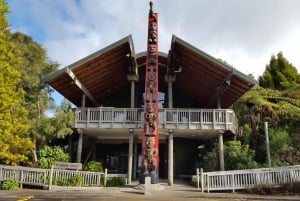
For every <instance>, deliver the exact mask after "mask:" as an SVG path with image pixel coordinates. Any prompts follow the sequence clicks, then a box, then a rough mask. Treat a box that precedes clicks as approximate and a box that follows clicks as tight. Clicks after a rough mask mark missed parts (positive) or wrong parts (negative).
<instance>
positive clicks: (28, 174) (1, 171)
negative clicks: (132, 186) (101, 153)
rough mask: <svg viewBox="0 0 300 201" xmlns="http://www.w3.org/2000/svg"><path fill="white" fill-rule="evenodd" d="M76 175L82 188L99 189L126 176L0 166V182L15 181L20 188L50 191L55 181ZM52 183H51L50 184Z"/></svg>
mask: <svg viewBox="0 0 300 201" xmlns="http://www.w3.org/2000/svg"><path fill="white" fill-rule="evenodd" d="M76 175H80V176H81V178H82V183H81V184H80V186H83V187H99V186H100V184H103V185H104V186H105V184H106V181H107V179H108V178H111V177H124V178H125V179H126V178H127V175H126V174H107V169H105V172H104V173H101V172H88V171H74V170H61V169H53V168H51V169H41V168H31V167H22V166H7V165H0V182H1V181H5V180H15V181H17V182H18V183H19V184H20V186H23V185H33V186H42V187H46V188H48V189H51V186H52V184H54V183H55V181H59V180H60V181H62V180H65V179H71V178H73V177H74V176H76ZM51 181H52V182H51Z"/></svg>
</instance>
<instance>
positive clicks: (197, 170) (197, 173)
mask: <svg viewBox="0 0 300 201" xmlns="http://www.w3.org/2000/svg"><path fill="white" fill-rule="evenodd" d="M196 176H197V189H198V190H199V182H200V181H199V168H197V169H196Z"/></svg>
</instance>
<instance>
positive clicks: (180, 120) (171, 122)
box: [74, 107, 237, 134]
mask: <svg viewBox="0 0 300 201" xmlns="http://www.w3.org/2000/svg"><path fill="white" fill-rule="evenodd" d="M75 114H76V120H75V125H74V127H75V128H86V129H89V128H97V129H128V128H134V129H142V127H143V126H142V122H143V120H144V109H142V108H114V107H98V108H77V109H76V110H75ZM158 119H159V129H160V130H169V129H173V130H207V131H209V130H223V131H231V132H232V133H233V134H236V133H237V119H236V117H235V113H234V111H233V110H231V109H181V108H180V109H175V108H174V109H168V108H164V109H159V116H158Z"/></svg>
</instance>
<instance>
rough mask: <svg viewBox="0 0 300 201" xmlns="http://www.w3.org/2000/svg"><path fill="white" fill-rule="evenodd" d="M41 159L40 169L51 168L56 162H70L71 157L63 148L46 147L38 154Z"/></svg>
mask: <svg viewBox="0 0 300 201" xmlns="http://www.w3.org/2000/svg"><path fill="white" fill-rule="evenodd" d="M37 155H38V158H39V167H41V168H51V166H52V165H55V163H56V162H68V160H69V155H68V154H67V153H65V152H64V151H63V150H62V148H60V147H58V146H55V147H50V146H46V145H45V146H44V147H42V148H41V149H40V150H39V151H38V152H37Z"/></svg>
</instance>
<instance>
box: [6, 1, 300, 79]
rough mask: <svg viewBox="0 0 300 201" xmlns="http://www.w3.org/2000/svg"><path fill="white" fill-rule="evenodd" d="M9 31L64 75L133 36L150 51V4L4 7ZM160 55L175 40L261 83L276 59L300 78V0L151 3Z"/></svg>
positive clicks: (36, 3)
mask: <svg viewBox="0 0 300 201" xmlns="http://www.w3.org/2000/svg"><path fill="white" fill-rule="evenodd" d="M7 3H8V5H9V7H10V9H11V13H10V14H9V15H8V18H9V21H10V24H11V30H12V31H21V32H23V33H26V34H27V35H30V36H31V37H32V38H33V39H34V40H35V41H37V42H38V43H40V44H41V45H42V46H43V47H45V48H46V50H47V52H48V57H49V58H50V59H51V60H53V61H56V62H58V63H59V64H60V65H61V68H62V67H64V66H67V65H70V64H72V63H74V62H75V61H77V60H79V59H81V58H83V57H86V56H88V55H89V54H91V53H93V52H95V51H97V50H100V49H102V48H104V47H106V46H107V45H110V44H112V43H114V42H116V41H117V40H119V39H121V38H123V37H125V36H127V35H129V34H131V35H132V37H133V41H134V46H135V47H134V48H135V50H136V52H137V53H139V52H142V51H145V50H146V44H147V43H146V42H147V17H148V11H149V1H148V0H133V1H128V0H127V1H125V0H113V1H107V0H22V1H21V0H7ZM153 3H154V6H153V9H154V11H155V12H158V13H159V18H158V21H159V25H158V30H159V51H162V52H166V53H167V52H168V50H169V49H170V47H171V38H172V34H175V35H176V36H178V37H180V38H181V39H183V40H185V41H186V42H188V43H190V44H192V45H193V46H195V47H197V48H198V49H201V50H202V51H204V52H206V53H208V54H210V55H211V56H213V57H215V58H221V59H223V60H225V61H226V62H227V63H229V64H230V65H233V67H234V68H236V69H238V70H239V71H241V72H243V73H245V74H253V75H254V77H255V78H256V79H257V78H258V76H260V75H262V73H263V72H264V70H265V66H266V64H268V63H269V61H270V58H271V56H272V55H276V54H277V53H278V52H279V51H282V52H283V55H284V56H285V57H286V58H287V59H288V61H289V62H291V63H292V64H293V65H294V66H295V67H297V69H298V71H299V72H300V56H299V54H300V40H299V36H300V26H299V22H300V12H299V8H300V1H299V0H243V1H241V0H188V1H179V0H178V1H174V0H163V1H162V0H161V1H158V0H153Z"/></svg>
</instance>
